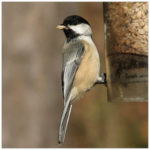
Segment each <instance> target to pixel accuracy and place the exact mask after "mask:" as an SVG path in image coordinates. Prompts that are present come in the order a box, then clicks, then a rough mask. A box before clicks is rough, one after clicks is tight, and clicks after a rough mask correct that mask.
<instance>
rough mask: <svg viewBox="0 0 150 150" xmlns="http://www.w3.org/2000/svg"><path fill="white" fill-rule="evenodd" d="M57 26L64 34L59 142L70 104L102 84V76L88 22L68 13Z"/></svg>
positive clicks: (68, 114)
mask: <svg viewBox="0 0 150 150" xmlns="http://www.w3.org/2000/svg"><path fill="white" fill-rule="evenodd" d="M56 28H57V29H60V30H63V32H64V34H65V36H66V41H65V43H64V46H63V49H62V56H63V63H62V75H61V79H62V92H63V98H64V109H63V113H62V117H61V121H60V126H59V133H58V143H59V144H61V143H63V142H64V140H65V135H66V130H67V126H68V122H69V118H70V113H71V110H72V104H73V103H74V102H75V101H77V100H79V99H80V98H81V97H82V96H83V95H84V94H85V93H86V92H87V91H89V90H90V89H91V88H92V87H93V86H94V85H95V84H97V83H104V82H105V78H104V76H100V56H99V53H98V50H97V48H96V45H95V43H94V42H93V39H92V29H91V26H90V24H89V22H88V21H87V20H86V19H84V18H83V17H81V16H78V15H71V16H68V17H66V18H65V19H64V21H63V23H62V24H60V25H58V26H57V27H56Z"/></svg>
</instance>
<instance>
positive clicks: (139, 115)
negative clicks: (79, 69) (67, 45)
mask: <svg viewBox="0 0 150 150" xmlns="http://www.w3.org/2000/svg"><path fill="white" fill-rule="evenodd" d="M73 14H77V15H81V16H82V17H84V18H86V19H87V20H88V21H89V23H90V24H91V26H92V29H93V39H94V41H95V43H96V45H97V48H98V50H99V54H100V56H101V72H105V52H104V27H103V10H102V3H100V2H98V3H96V2H88V3H86V2H84V3H83V2H79V3H77V2H70V3H66V2H3V3H2V80H3V83H2V98H3V100H2V146H3V148H52V147H57V148H61V147H66V148H67V147H68V148H99V147H103V148H114V147H120V148H128V147H132V148H133V147H136V148H139V147H148V105H147V103H146V102H145V103H140V102H139V103H134V102H133V103H110V102H109V103H108V101H107V88H106V87H105V86H104V85H96V86H95V87H94V88H92V90H91V91H89V92H88V93H87V94H86V95H85V96H84V97H83V98H82V99H81V100H80V101H78V102H77V103H74V105H73V111H72V114H71V118H70V122H69V126H68V132H67V135H66V140H65V143H64V144H63V145H58V144H57V136H58V127H59V122H60V118H61V113H62V110H63V98H62V90H61V66H62V55H61V49H62V46H63V43H64V41H65V36H64V34H63V32H62V31H59V30H56V25H58V24H60V23H62V22H63V19H64V18H65V17H66V16H69V15H73Z"/></svg>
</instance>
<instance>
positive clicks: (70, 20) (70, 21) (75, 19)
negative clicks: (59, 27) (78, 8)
mask: <svg viewBox="0 0 150 150" xmlns="http://www.w3.org/2000/svg"><path fill="white" fill-rule="evenodd" d="M81 23H85V24H88V25H90V24H89V23H88V22H87V21H86V20H85V19H84V18H82V17H81V16H77V15H72V16H68V17H66V18H65V19H64V22H63V25H65V26H67V25H78V24H81Z"/></svg>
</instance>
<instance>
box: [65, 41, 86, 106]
mask: <svg viewBox="0 0 150 150" xmlns="http://www.w3.org/2000/svg"><path fill="white" fill-rule="evenodd" d="M83 53H84V45H83V44H82V43H81V42H73V43H71V44H70V46H69V47H67V48H64V52H63V71H62V90H63V95H64V105H65V103H66V101H67V100H68V97H69V94H70V92H71V87H72V83H73V80H74V77H75V74H76V72H77V70H78V67H79V65H80V62H81V59H82V56H83Z"/></svg>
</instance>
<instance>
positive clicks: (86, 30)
mask: <svg viewBox="0 0 150 150" xmlns="http://www.w3.org/2000/svg"><path fill="white" fill-rule="evenodd" d="M69 28H71V29H72V30H73V31H74V32H76V33H78V34H83V35H91V34H92V30H91V27H90V26H89V25H88V24H79V25H70V26H69Z"/></svg>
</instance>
